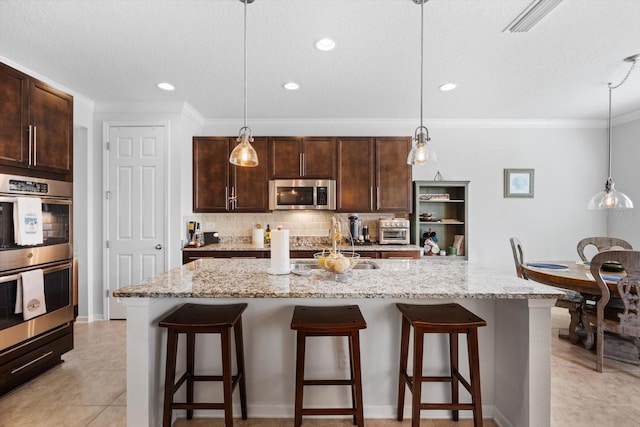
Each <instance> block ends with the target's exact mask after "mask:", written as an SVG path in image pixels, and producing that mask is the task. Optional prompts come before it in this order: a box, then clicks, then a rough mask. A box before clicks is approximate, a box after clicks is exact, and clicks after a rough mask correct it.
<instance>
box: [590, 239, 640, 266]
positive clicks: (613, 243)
mask: <svg viewBox="0 0 640 427" xmlns="http://www.w3.org/2000/svg"><path fill="white" fill-rule="evenodd" d="M589 246H595V247H596V249H597V250H598V252H602V251H609V250H611V249H617V248H620V249H629V250H632V249H633V246H631V243H629V242H627V241H626V240H623V239H618V238H616V237H585V238H584V239H582V240H580V241H579V242H578V247H577V249H578V256H579V257H580V259H581V260H582V261H585V262H587V261H589V260H588V259H587V256H586V255H585V254H584V250H585V248H587V247H589Z"/></svg>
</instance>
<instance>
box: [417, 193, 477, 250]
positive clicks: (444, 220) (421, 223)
mask: <svg viewBox="0 0 640 427" xmlns="http://www.w3.org/2000/svg"><path fill="white" fill-rule="evenodd" d="M468 190H469V181H414V183H413V203H414V206H413V214H412V215H411V236H412V241H411V243H414V244H416V245H418V246H422V245H423V244H424V239H423V238H422V236H423V233H425V232H428V231H429V229H431V231H435V232H436V236H437V237H438V246H439V247H440V249H442V250H445V251H448V249H449V247H450V246H453V242H454V239H455V236H457V235H460V236H464V244H463V246H462V247H463V248H464V252H463V255H461V256H462V257H464V258H465V259H467V254H468V250H467V248H468V245H469V243H468V238H467V237H468V232H467V231H468V204H469V203H468ZM429 213H430V214H431V217H430V219H429V220H426V219H425V215H427V214H429ZM459 256H460V255H459ZM452 258H454V257H452Z"/></svg>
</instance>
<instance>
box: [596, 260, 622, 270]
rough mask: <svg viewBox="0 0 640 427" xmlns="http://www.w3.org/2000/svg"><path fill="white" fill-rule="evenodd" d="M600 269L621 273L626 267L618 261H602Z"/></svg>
mask: <svg viewBox="0 0 640 427" xmlns="http://www.w3.org/2000/svg"><path fill="white" fill-rule="evenodd" d="M600 270H602V271H609V272H611V273H620V272H622V271H624V267H623V266H622V264H620V263H619V262H617V261H607V262H603V263H602V266H601V267H600Z"/></svg>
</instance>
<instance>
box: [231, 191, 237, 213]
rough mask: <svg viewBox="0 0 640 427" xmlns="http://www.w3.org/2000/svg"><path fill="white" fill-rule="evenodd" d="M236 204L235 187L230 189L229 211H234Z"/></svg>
mask: <svg viewBox="0 0 640 427" xmlns="http://www.w3.org/2000/svg"><path fill="white" fill-rule="evenodd" d="M237 203H238V196H237V195H236V187H235V186H233V187H231V210H232V211H233V210H235V209H236V204H237Z"/></svg>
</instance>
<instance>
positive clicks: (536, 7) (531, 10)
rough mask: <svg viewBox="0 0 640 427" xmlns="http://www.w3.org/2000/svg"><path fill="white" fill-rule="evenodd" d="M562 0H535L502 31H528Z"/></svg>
mask: <svg viewBox="0 0 640 427" xmlns="http://www.w3.org/2000/svg"><path fill="white" fill-rule="evenodd" d="M561 1H562V0H533V2H531V4H530V5H529V6H527V8H526V9H525V10H524V11H523V12H522V13H521V14H520V15H518V16H517V17H516V19H514V20H513V21H512V22H511V23H510V24H509V25H508V26H507V28H505V29H504V30H502V32H503V33H504V32H505V31H510V32H512V33H526V32H527V31H529V30H530V29H531V28H532V27H533V26H534V25H536V24H537V23H538V22H540V20H541V19H542V18H544V17H545V16H547V14H548V13H549V12H551V11H552V10H553V9H554V8H555V7H556V6H557V5H559V4H560V2H561Z"/></svg>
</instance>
